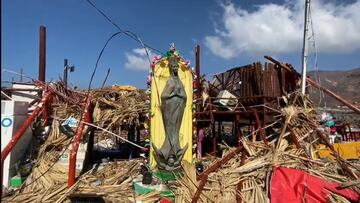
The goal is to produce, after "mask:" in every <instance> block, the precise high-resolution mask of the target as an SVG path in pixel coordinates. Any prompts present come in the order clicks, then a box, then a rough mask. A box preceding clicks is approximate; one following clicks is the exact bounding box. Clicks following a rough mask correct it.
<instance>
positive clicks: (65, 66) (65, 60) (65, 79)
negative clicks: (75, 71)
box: [63, 59, 68, 88]
mask: <svg viewBox="0 0 360 203" xmlns="http://www.w3.org/2000/svg"><path fill="white" fill-rule="evenodd" d="M67 75H68V60H67V59H64V78H63V80H64V84H65V88H67V77H68V76H67Z"/></svg>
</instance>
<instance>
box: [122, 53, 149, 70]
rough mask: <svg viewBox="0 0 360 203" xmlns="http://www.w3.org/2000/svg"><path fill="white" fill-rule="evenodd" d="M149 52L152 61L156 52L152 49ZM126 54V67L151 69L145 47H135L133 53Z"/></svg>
mask: <svg viewBox="0 0 360 203" xmlns="http://www.w3.org/2000/svg"><path fill="white" fill-rule="evenodd" d="M148 53H149V56H150V61H151V60H152V59H153V57H154V56H155V54H153V53H152V52H151V51H150V50H148ZM125 55H126V59H127V61H126V63H125V68H128V69H132V70H149V68H150V63H149V59H148V57H147V55H146V52H145V50H144V49H143V48H136V49H133V50H132V52H131V53H125Z"/></svg>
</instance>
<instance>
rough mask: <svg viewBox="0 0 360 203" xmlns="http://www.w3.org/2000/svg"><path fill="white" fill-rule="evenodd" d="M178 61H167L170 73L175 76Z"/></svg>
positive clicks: (173, 58)
mask: <svg viewBox="0 0 360 203" xmlns="http://www.w3.org/2000/svg"><path fill="white" fill-rule="evenodd" d="M178 62H179V59H178V58H176V57H171V58H170V59H169V68H170V71H172V72H173V73H174V74H177V72H178V69H179V64H178Z"/></svg>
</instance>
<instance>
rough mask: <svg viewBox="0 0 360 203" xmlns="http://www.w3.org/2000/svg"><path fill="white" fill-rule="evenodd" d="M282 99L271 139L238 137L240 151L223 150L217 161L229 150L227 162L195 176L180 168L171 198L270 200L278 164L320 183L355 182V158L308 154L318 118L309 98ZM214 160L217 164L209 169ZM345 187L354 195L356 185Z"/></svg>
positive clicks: (315, 136)
mask: <svg viewBox="0 0 360 203" xmlns="http://www.w3.org/2000/svg"><path fill="white" fill-rule="evenodd" d="M283 99H284V101H285V103H286V106H285V107H284V108H283V109H282V115H281V116H282V119H281V126H282V128H281V129H280V130H278V132H277V133H278V136H277V139H274V140H272V141H271V142H269V143H268V144H267V143H265V142H263V141H256V142H251V141H249V140H248V139H247V138H246V137H245V138H243V139H242V140H241V146H240V147H239V148H241V149H242V150H241V152H240V153H237V152H235V151H236V149H234V148H228V150H227V152H225V153H224V157H223V159H224V158H225V157H226V156H228V155H229V154H232V155H233V157H232V158H231V159H229V160H228V161H227V162H222V163H221V162H220V160H218V161H215V162H214V163H213V164H210V165H209V166H208V167H207V169H205V171H204V172H203V173H202V174H201V175H199V176H198V178H199V179H198V180H197V179H196V170H195V167H193V166H186V167H184V168H185V173H186V174H185V175H184V176H183V178H182V179H180V180H179V185H180V186H179V188H178V189H177V192H176V202H192V201H193V200H194V197H195V198H197V197H196V195H197V192H198V193H199V191H200V193H199V196H198V198H199V199H198V201H199V202H236V201H237V200H239V199H241V200H243V202H270V199H271V198H273V197H272V195H276V194H273V193H271V192H270V191H271V190H272V189H271V188H272V187H274V186H273V185H272V184H271V183H272V180H271V179H272V178H273V177H272V174H273V173H274V171H276V169H277V168H281V167H287V168H292V169H299V170H302V171H306V173H308V174H310V175H312V176H316V177H319V178H321V179H323V180H325V181H328V182H334V183H339V184H344V185H346V184H347V183H351V182H353V181H358V177H359V175H360V168H359V166H360V163H359V161H357V162H355V163H349V162H347V161H345V160H342V159H341V158H339V157H338V159H337V160H334V161H332V160H319V159H316V158H315V157H313V154H314V153H313V152H312V150H313V149H312V147H311V146H312V143H313V142H317V141H318V138H319V136H318V134H317V127H318V120H317V116H316V112H315V109H314V108H313V107H312V103H311V101H310V100H309V99H308V98H307V97H302V96H301V95H300V94H294V95H291V96H290V97H288V98H283ZM334 153H336V152H334ZM219 163H220V164H221V167H219V168H218V169H217V170H215V171H214V170H211V168H212V166H214V165H216V164H219ZM203 184H204V185H203ZM284 184H285V183H284ZM350 188H351V189H352V191H351V190H346V191H347V192H349V194H351V195H349V196H350V197H352V198H359V194H360V186H359V185H353V186H352V187H350ZM310 190H311V189H309V193H311V192H310ZM354 191H356V192H357V195H356V193H355V192H354ZM333 193H335V192H334V191H332V193H329V194H330V195H329V196H328V197H326V198H333V199H334V198H335V195H336V194H333ZM349 196H348V198H349ZM352 200H354V199H352ZM355 201H356V199H355Z"/></svg>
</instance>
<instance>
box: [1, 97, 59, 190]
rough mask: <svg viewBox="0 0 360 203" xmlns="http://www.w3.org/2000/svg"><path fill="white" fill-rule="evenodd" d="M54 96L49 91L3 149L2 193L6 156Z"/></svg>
mask: <svg viewBox="0 0 360 203" xmlns="http://www.w3.org/2000/svg"><path fill="white" fill-rule="evenodd" d="M51 96H52V93H51V92H47V93H46V94H45V96H44V97H43V99H42V100H41V102H40V103H39V104H38V105H37V106H36V108H35V109H34V111H33V112H32V113H31V115H30V116H29V117H28V118H27V119H26V120H25V121H24V124H23V125H22V126H21V127H20V128H19V129H18V130H17V131H16V133H15V134H14V136H13V137H12V138H11V140H10V142H9V143H8V144H7V145H6V146H5V148H4V149H3V150H2V151H1V193H2V183H3V169H4V161H5V159H6V157H7V156H8V155H9V154H10V152H11V150H12V149H13V148H14V147H15V145H16V144H17V142H18V141H19V140H20V139H21V137H22V136H23V135H24V133H25V131H26V130H27V129H28V127H29V126H30V124H31V123H32V122H33V121H34V120H35V118H36V117H37V116H38V114H39V113H40V112H41V111H42V110H43V109H44V105H45V104H46V103H47V102H48V101H49V100H50V98H51Z"/></svg>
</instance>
